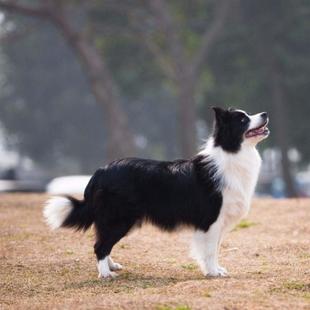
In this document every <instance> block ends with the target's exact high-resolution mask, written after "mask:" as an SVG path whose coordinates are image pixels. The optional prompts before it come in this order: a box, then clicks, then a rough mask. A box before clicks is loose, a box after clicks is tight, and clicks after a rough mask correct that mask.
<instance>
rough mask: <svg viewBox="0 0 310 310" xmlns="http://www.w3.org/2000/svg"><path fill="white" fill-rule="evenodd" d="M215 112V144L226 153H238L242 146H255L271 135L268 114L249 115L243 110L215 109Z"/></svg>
mask: <svg viewBox="0 0 310 310" xmlns="http://www.w3.org/2000/svg"><path fill="white" fill-rule="evenodd" d="M213 110H214V112H215V127H214V133H213V136H214V143H215V146H220V147H222V148H223V149H224V150H225V151H227V152H231V153H236V152H238V151H239V150H240V149H241V147H242V145H253V146H255V145H256V144H257V143H259V142H260V141H262V140H264V139H266V138H267V137H268V135H269V129H268V128H267V124H268V121H269V119H268V115H267V113H266V112H262V113H258V114H254V115H249V114H247V113H246V112H244V111H242V110H235V109H228V110H224V109H222V108H216V107H214V108H213Z"/></svg>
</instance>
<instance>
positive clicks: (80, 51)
mask: <svg viewBox="0 0 310 310" xmlns="http://www.w3.org/2000/svg"><path fill="white" fill-rule="evenodd" d="M52 20H53V21H54V23H55V25H56V26H58V27H59V28H60V30H61V31H62V34H63V36H64V38H65V39H66V41H67V42H68V43H69V44H70V45H71V46H72V47H73V49H74V51H75V52H76V54H77V55H78V56H79V58H80V59H81V61H82V64H83V66H84V70H85V71H86V73H87V75H88V77H89V81H90V85H91V89H92V92H93V94H94V96H95V98H96V100H97V102H98V103H99V104H100V105H101V106H102V108H103V112H104V125H105V127H106V130H107V137H108V140H107V155H106V159H107V160H112V159H115V158H120V157H124V156H131V155H133V154H134V153H135V150H136V147H135V144H134V137H133V134H132V132H131V130H130V128H129V125H128V118H127V115H126V114H125V112H124V111H123V109H122V107H121V100H120V95H119V92H118V90H117V88H116V85H115V84H114V81H113V79H112V76H111V73H110V72H109V70H108V68H107V66H106V64H105V63H104V60H103V59H102V57H101V55H100V54H99V52H98V51H97V49H96V48H95V47H94V46H93V45H92V44H91V43H90V42H88V40H87V39H86V38H85V37H84V36H83V35H82V34H80V33H77V32H76V31H75V30H74V29H72V27H71V25H70V23H69V22H68V21H67V19H66V17H65V16H64V15H63V14H61V12H56V14H55V15H54V16H53V18H52Z"/></svg>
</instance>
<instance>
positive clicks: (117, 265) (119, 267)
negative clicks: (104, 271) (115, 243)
mask: <svg viewBox="0 0 310 310" xmlns="http://www.w3.org/2000/svg"><path fill="white" fill-rule="evenodd" d="M110 269H111V270H112V271H116V270H122V269H123V266H122V265H121V264H118V263H114V262H113V264H110Z"/></svg>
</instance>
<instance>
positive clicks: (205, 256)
mask: <svg viewBox="0 0 310 310" xmlns="http://www.w3.org/2000/svg"><path fill="white" fill-rule="evenodd" d="M221 226H222V225H221V223H220V222H219V221H217V222H215V223H214V224H212V225H211V226H210V227H209V229H208V231H207V232H204V231H202V230H197V231H196V232H195V233H194V236H193V243H192V255H193V256H194V258H195V259H196V260H197V262H198V263H199V265H200V267H201V269H202V272H203V273H204V275H207V276H212V277H217V276H226V275H227V271H226V269H225V268H223V267H220V266H219V264H218V253H219V246H220V243H221V237H222V229H221Z"/></svg>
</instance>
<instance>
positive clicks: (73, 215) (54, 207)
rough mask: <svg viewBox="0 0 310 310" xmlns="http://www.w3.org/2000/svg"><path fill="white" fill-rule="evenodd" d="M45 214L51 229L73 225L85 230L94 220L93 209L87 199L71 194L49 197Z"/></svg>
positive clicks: (77, 228)
mask: <svg viewBox="0 0 310 310" xmlns="http://www.w3.org/2000/svg"><path fill="white" fill-rule="evenodd" d="M43 215H44V217H45V220H46V223H47V224H48V225H49V226H50V227H51V229H57V228H60V227H72V228H76V230H84V231H85V230H87V229H88V228H89V227H90V226H91V224H92V223H93V221H94V217H93V212H92V209H91V208H90V207H88V206H87V204H86V203H85V201H84V200H78V199H75V198H73V197H69V196H67V197H60V196H59V197H53V198H51V199H49V200H48V201H47V202H46V205H45V207H44V210H43Z"/></svg>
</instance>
